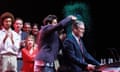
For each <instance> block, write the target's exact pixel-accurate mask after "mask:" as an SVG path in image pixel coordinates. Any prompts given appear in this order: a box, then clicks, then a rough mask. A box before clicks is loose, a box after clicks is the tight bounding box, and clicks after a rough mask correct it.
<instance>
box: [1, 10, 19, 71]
mask: <svg viewBox="0 0 120 72" xmlns="http://www.w3.org/2000/svg"><path fill="white" fill-rule="evenodd" d="M13 22H14V15H13V14H12V13H10V12H5V13H3V14H2V15H1V24H2V26H3V28H2V30H0V55H1V62H2V64H1V67H2V71H1V72H17V54H18V50H19V48H20V36H19V35H18V34H17V33H16V32H15V31H13V30H12V29H11V26H12V24H13Z"/></svg>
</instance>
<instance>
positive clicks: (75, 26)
mask: <svg viewBox="0 0 120 72" xmlns="http://www.w3.org/2000/svg"><path fill="white" fill-rule="evenodd" d="M82 24H84V22H83V21H79V20H75V21H73V23H72V28H78V25H82Z"/></svg>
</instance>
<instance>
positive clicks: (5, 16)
mask: <svg viewBox="0 0 120 72" xmlns="http://www.w3.org/2000/svg"><path fill="white" fill-rule="evenodd" d="M6 18H11V19H12V24H13V22H14V20H15V18H14V15H13V14H12V13H11V12H4V13H3V14H2V15H1V17H0V20H1V24H2V25H3V20H4V19H6Z"/></svg>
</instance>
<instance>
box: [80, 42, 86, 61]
mask: <svg viewBox="0 0 120 72" xmlns="http://www.w3.org/2000/svg"><path fill="white" fill-rule="evenodd" d="M79 45H80V50H81V52H82V57H83V62H84V61H85V59H84V51H83V45H82V42H81V41H79Z"/></svg>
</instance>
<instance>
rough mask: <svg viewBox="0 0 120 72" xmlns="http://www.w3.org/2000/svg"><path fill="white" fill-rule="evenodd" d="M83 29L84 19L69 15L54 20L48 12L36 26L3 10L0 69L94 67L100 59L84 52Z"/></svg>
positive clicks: (33, 71)
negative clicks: (68, 28) (80, 19)
mask: <svg viewBox="0 0 120 72" xmlns="http://www.w3.org/2000/svg"><path fill="white" fill-rule="evenodd" d="M69 24H71V32H70V33H69V35H67V34H66V28H67V26H68V25H69ZM84 32H85V24H84V22H83V21H79V20H78V19H77V17H76V16H73V15H69V16H67V17H66V18H64V19H62V20H61V21H59V22H58V19H57V16H56V15H52V14H49V15H47V16H46V17H45V18H44V19H43V26H41V27H39V26H38V24H37V23H33V24H31V23H30V22H25V21H24V20H23V19H22V18H19V17H15V15H13V14H12V13H11V12H4V13H3V14H1V15H0V72H83V71H86V72H89V71H95V67H96V66H99V65H100V63H99V62H98V61H97V60H95V58H94V57H92V56H91V55H90V54H89V53H88V52H87V50H86V48H85V46H84V43H83V41H82V37H83V35H84ZM56 62H58V63H56Z"/></svg>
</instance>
